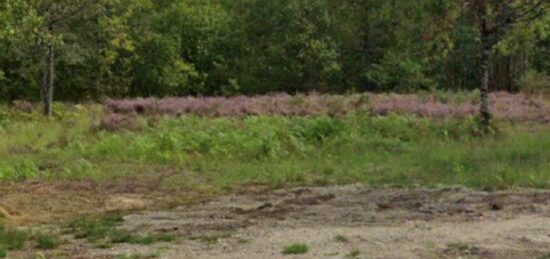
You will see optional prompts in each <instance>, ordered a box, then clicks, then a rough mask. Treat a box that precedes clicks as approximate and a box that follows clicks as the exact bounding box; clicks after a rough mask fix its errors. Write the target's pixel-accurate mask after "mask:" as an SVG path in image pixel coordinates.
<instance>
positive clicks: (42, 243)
mask: <svg viewBox="0 0 550 259" xmlns="http://www.w3.org/2000/svg"><path fill="white" fill-rule="evenodd" d="M35 238H36V248H38V249H44V250H51V249H55V248H57V247H58V246H59V245H60V244H61V240H60V239H59V238H58V237H57V236H56V235H54V234H52V233H39V234H37V235H36V237H35Z"/></svg>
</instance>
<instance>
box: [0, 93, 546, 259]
mask: <svg viewBox="0 0 550 259" xmlns="http://www.w3.org/2000/svg"><path fill="white" fill-rule="evenodd" d="M248 101H249V102H253V101H250V100H248ZM140 102H141V101H139V102H137V103H138V104H137V105H136V104H134V103H131V102H123V103H122V104H123V105H129V106H128V107H130V108H131V109H130V110H125V111H124V112H123V113H116V112H115V113H113V112H112V111H109V110H108V109H105V108H104V107H102V106H101V105H97V104H88V105H70V104H56V107H55V110H56V114H55V116H53V117H52V118H44V117H43V116H41V115H40V113H39V112H38V111H37V109H36V108H34V109H31V107H30V106H29V105H28V104H18V105H15V106H10V107H8V106H2V107H0V188H1V189H2V191H1V192H0V258H2V257H5V256H6V255H7V254H8V252H9V253H13V252H12V251H18V250H19V251H35V250H49V249H56V247H58V246H61V245H63V244H65V243H64V242H65V241H64V240H63V239H62V238H61V234H63V233H62V232H60V230H59V229H62V230H63V229H64V230H63V231H68V232H67V233H70V234H72V235H74V236H75V237H77V238H78V237H81V238H83V239H86V240H88V242H91V243H93V244H94V246H96V247H102V248H106V247H110V246H113V245H114V244H117V243H128V244H152V243H155V242H171V240H173V237H171V236H162V235H159V234H153V233H141V234H139V233H130V232H128V231H126V230H125V229H120V228H119V223H118V222H114V221H112V220H111V219H113V216H111V215H112V214H105V213H106V212H107V211H113V209H109V208H108V207H109V204H110V203H113V202H114V203H120V201H121V200H120V199H121V198H120V197H121V196H120V195H123V198H122V199H123V200H122V201H125V200H124V199H126V198H124V197H129V195H130V197H137V199H138V200H140V199H143V200H147V201H154V202H150V203H147V204H145V203H144V204H145V205H138V206H133V205H132V206H129V207H127V208H126V207H116V208H115V209H114V210H115V211H117V210H123V211H124V210H132V209H143V208H145V207H147V208H149V209H151V208H159V209H160V208H170V207H173V206H178V205H182V204H188V203H195V202H197V201H201V200H205V199H208V198H211V197H213V196H215V195H219V194H224V193H228V192H241V191H246V190H247V188H255V187H258V186H260V187H261V188H267V189H272V188H280V187H289V186H325V185H346V184H355V183H360V184H365V185H368V186H373V187H383V186H392V187H405V188H409V187H419V186H421V187H435V186H442V185H443V186H449V185H460V186H467V187H471V188H474V189H479V190H481V189H482V190H488V191H492V190H497V189H507V188H515V187H522V188H540V189H547V188H550V170H549V169H548V168H550V126H549V124H548V123H547V122H546V121H545V118H546V117H545V116H547V115H545V114H543V113H541V112H540V111H539V110H540V109H539V108H536V107H540V105H533V107H535V108H536V109H531V108H526V109H530V110H529V113H528V114H529V116H528V117H525V118H527V119H526V120H525V119H521V118H524V117H522V116H524V114H527V113H521V112H518V113H516V114H515V115H514V116H515V117H514V118H519V119H518V120H506V119H504V118H498V119H496V120H495V121H494V125H493V128H492V129H493V131H492V132H491V133H490V134H485V135H484V134H480V131H479V130H478V129H477V126H476V125H477V123H476V121H475V118H474V117H473V116H462V115H461V116H458V117H457V116H449V117H446V116H444V115H445V114H446V112H447V110H448V109H452V108H453V107H454V106H452V105H451V106H448V107H446V106H436V107H438V108H437V111H438V112H437V113H425V114H426V115H427V116H422V115H419V114H414V113H407V112H406V111H407V109H413V110H414V109H415V108H414V105H410V104H407V105H408V106H402V105H400V104H399V103H395V104H394V106H395V107H406V109H402V110H401V112H399V113H391V112H390V113H389V114H387V113H384V114H378V113H376V112H372V111H370V110H369V109H365V110H357V111H354V110H353V109H354V108H353V107H355V106H354V105H351V106H350V105H349V103H348V106H346V108H345V109H344V110H345V112H341V113H337V114H331V112H325V111H322V112H321V114H316V112H315V110H314V111H313V112H312V114H308V112H309V111H311V110H308V109H311V107H306V108H304V109H305V110H304V111H305V115H302V116H300V115H294V114H277V111H275V112H272V114H258V115H246V116H243V115H242V114H241V112H242V111H243V110H242V109H241V108H238V109H235V110H234V111H236V112H237V113H238V116H219V114H218V115H217V116H208V114H204V115H201V114H200V111H207V110H204V109H205V108H201V107H203V106H204V105H203V106H200V107H199V108H197V111H199V112H198V114H196V113H193V112H192V113H189V114H179V112H177V114H176V113H169V114H164V115H163V114H162V113H159V110H158V109H157V110H155V112H154V113H147V112H144V113H140V109H141V106H140V105H141V104H140ZM218 102H220V103H221V104H220V105H223V102H226V100H221V101H218ZM229 102H230V105H234V103H235V102H233V101H229ZM231 102H233V103H231ZM253 103H254V102H253ZM201 105H202V104H201ZM380 105H382V106H383V104H380ZM429 105H432V106H433V103H431V104H429ZM204 107H206V106H204ZM278 107H279V109H281V111H288V109H287V108H285V107H282V106H278ZM281 107H282V108H281ZM302 107H303V106H302ZM319 107H321V106H319ZM529 107H531V106H529ZM542 107H543V108H544V106H542ZM206 108H207V107H206ZM133 109H137V110H135V111H134V112H131V111H132V110H133ZM155 109H156V108H155ZM178 109H179V108H178ZM216 109H218V110H220V111H223V110H224V108H223V106H218V107H217V108H216ZM250 109H252V108H250ZM300 109H301V108H300ZM430 109H431V108H429V107H428V109H427V110H430ZM268 110H269V109H267V110H266V111H268ZM543 111H544V109H543ZM296 113H301V112H300V111H297V112H296ZM430 114H437V116H435V117H430ZM530 118H533V120H531V119H530ZM113 200H114V201H113ZM114 218H116V219H120V215H119V214H115V216H114ZM6 223H7V224H6ZM44 223H47V224H51V223H53V224H56V225H59V224H64V225H65V227H62V228H57V230H55V231H53V232H52V231H50V230H48V229H46V230H41V227H40V226H42V224H44ZM16 225H24V226H31V227H30V228H19V227H14V226H16ZM37 229H38V230H37ZM67 233H65V234H67ZM307 250H308V247H307V246H305V247H304V246H303V245H302V246H300V247H298V246H296V247H294V246H289V247H288V249H287V248H285V250H284V251H285V252H284V253H288V254H293V253H305V252H307ZM22 258H24V256H23V257H22Z"/></svg>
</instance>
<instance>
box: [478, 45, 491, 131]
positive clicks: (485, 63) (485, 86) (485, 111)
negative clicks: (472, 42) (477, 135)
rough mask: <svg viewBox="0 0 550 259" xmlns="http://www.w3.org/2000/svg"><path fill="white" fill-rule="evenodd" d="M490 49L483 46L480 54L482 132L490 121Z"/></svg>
mask: <svg viewBox="0 0 550 259" xmlns="http://www.w3.org/2000/svg"><path fill="white" fill-rule="evenodd" d="M490 52H491V49H490V48H487V47H486V46H483V50H482V54H481V72H482V73H483V74H482V79H481V88H480V93H481V100H480V101H481V104H480V123H481V127H482V128H483V129H484V130H487V129H488V128H489V122H490V120H491V111H490V109H489V57H490Z"/></svg>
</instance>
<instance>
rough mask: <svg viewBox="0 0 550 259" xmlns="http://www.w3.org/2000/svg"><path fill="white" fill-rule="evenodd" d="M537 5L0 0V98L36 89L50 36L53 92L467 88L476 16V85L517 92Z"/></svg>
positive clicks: (536, 30)
mask: <svg viewBox="0 0 550 259" xmlns="http://www.w3.org/2000/svg"><path fill="white" fill-rule="evenodd" d="M480 10H481V11H482V12H483V13H481V11H480ZM547 10H548V2H547V1H543V0H521V1H518V0H509V1H492V0H462V1H450V0H420V1H409V0H388V1H380V0H342V1H331V0H319V1H308V0H270V1H264V0H238V1H237V0H209V1H199V0H183V1H171V0H162V1H153V0H114V1H111V0H109V1H108V0H63V1H57V0H56V1H52V0H4V1H2V2H1V3H0V51H1V53H3V55H1V56H0V100H4V101H11V100H15V99H31V100H38V99H39V98H40V88H41V84H43V82H44V81H43V80H44V78H45V76H44V75H45V73H44V69H45V63H47V62H48V59H47V58H45V57H46V56H47V55H46V53H47V51H46V49H47V47H48V46H49V44H51V46H52V52H54V53H55V56H54V58H52V59H53V61H52V63H51V65H53V69H55V73H53V74H52V76H50V77H51V78H54V79H55V98H57V99H60V100H70V101H80V100H85V99H99V98H103V97H119V96H173V95H235V94H264V93H270V92H280V91H284V92H289V93H296V92H310V91H317V92H330V93H343V92H351V91H367V90H368V91H397V92H410V91H417V90H430V89H445V90H461V89H477V88H479V84H480V83H479V82H480V81H481V78H482V77H483V73H482V72H480V69H479V67H480V65H481V64H482V63H483V61H482V59H483V51H482V50H483V44H484V42H485V41H484V39H483V32H482V30H483V28H484V27H483V26H480V23H479V21H485V22H486V25H487V26H488V27H487V29H488V30H490V32H491V35H489V36H490V39H489V40H491V44H492V45H491V52H492V57H491V59H490V60H489V61H488V71H489V73H490V78H492V79H493V80H491V81H490V82H489V88H490V89H491V90H509V91H516V90H519V89H520V88H521V87H522V86H524V85H533V84H529V83H531V82H532V81H536V83H538V85H543V86H544V85H547V82H548V81H545V80H548V76H549V75H548V73H549V71H550V63H549V62H550V61H549V59H548V56H549V53H550V44H549V43H550V34H549V33H550V15H549V14H548V12H547ZM480 15H481V16H480ZM480 19H481V20H480ZM497 31H498V33H497ZM493 32H494V34H493ZM46 79H48V77H47V76H46ZM541 80H542V82H543V83H540V82H541ZM544 82H546V83H544Z"/></svg>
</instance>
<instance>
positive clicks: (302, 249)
mask: <svg viewBox="0 0 550 259" xmlns="http://www.w3.org/2000/svg"><path fill="white" fill-rule="evenodd" d="M308 251H309V246H308V245H306V244H292V245H289V246H286V247H285V248H284V249H283V254H285V255H295V254H305V253H307V252H308Z"/></svg>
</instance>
